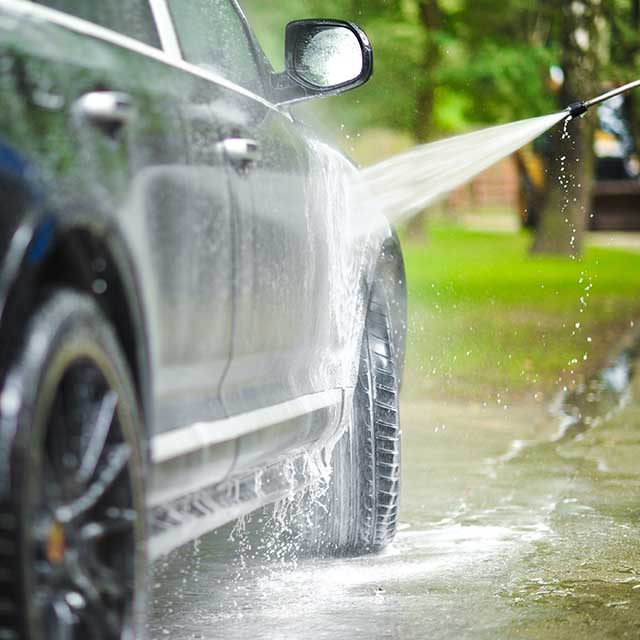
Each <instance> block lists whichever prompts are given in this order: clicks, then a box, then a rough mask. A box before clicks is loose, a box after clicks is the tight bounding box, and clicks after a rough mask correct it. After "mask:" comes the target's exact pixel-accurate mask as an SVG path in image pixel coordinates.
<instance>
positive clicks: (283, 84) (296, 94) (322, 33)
mask: <svg viewBox="0 0 640 640" xmlns="http://www.w3.org/2000/svg"><path fill="white" fill-rule="evenodd" d="M372 73H373V51H372V49H371V44H370V43H369V39H368V38H367V35H366V34H365V32H364V31H363V30H362V29H360V27H358V26H357V25H355V24H353V23H352V22H345V21H343V20H296V21H294V22H290V23H289V24H288V25H287V28H286V34H285V72H284V73H281V74H278V75H277V76H275V79H274V80H275V82H274V89H275V92H276V101H277V102H278V103H280V104H282V103H288V102H297V101H300V100H307V99H309V98H313V97H316V96H323V95H335V94H337V93H342V92H343V91H348V90H349V89H355V88H356V87H359V86H360V85H362V84H364V83H365V82H366V81H367V80H368V79H369V78H370V77H371V74H372Z"/></svg>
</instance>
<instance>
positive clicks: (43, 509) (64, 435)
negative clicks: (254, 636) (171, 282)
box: [0, 290, 146, 640]
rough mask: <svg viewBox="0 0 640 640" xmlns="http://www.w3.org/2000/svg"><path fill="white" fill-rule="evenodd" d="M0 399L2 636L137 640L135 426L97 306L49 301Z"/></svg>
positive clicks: (121, 361)
mask: <svg viewBox="0 0 640 640" xmlns="http://www.w3.org/2000/svg"><path fill="white" fill-rule="evenodd" d="M16 353H17V355H16V357H15V358H14V359H13V365H12V366H11V367H10V370H9V373H8V374H7V377H6V379H5V381H4V386H3V389H2V393H1V395H0V417H1V430H0V451H1V452H2V454H1V455H2V458H1V460H0V491H1V493H0V556H1V557H0V567H2V569H1V573H0V582H1V583H2V584H1V585H0V587H1V593H2V595H0V601H1V606H0V637H2V638H27V639H29V640H41V639H43V638H50V637H53V638H58V637H59V638H69V639H75V638H99V639H103V638H104V639H105V640H106V639H111V638H129V637H131V638H133V637H141V636H142V626H143V624H144V608H145V601H146V598H145V582H146V523H145V507H144V483H143V470H144V464H143V454H142V448H141V440H142V435H141V434H142V433H143V429H142V426H143V425H142V421H141V418H140V413H139V411H138V406H137V405H138V403H137V400H136V393H135V389H134V386H133V383H132V380H131V375H130V373H129V370H128V367H127V364H126V361H125V358H124V356H123V354H122V351H121V349H120V347H119V344H118V342H117V340H116V337H115V335H114V332H113V331H112V329H111V327H110V326H109V324H108V322H107V321H106V320H105V318H104V317H103V315H102V313H101V312H100V310H99V308H98V306H97V304H96V303H95V302H94V301H93V300H92V299H91V298H90V297H88V296H86V295H82V294H79V293H75V292H73V291H70V290H58V291H53V292H49V293H48V294H47V295H45V296H43V299H42V303H41V304H40V305H39V306H38V309H37V310H36V311H35V313H34V314H32V315H31V318H30V320H29V321H28V322H27V324H26V328H25V330H24V332H23V337H22V339H21V340H20V344H19V345H18V346H17V349H16Z"/></svg>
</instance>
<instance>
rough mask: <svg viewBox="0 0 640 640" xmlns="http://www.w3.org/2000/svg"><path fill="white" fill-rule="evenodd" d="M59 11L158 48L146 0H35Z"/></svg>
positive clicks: (157, 38)
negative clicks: (92, 0) (91, 0)
mask: <svg viewBox="0 0 640 640" xmlns="http://www.w3.org/2000/svg"><path fill="white" fill-rule="evenodd" d="M36 4H43V5H45V6H47V7H51V8H52V9H57V10H58V11H64V13H68V14H70V15H73V16H76V17H77V18H82V19H84V20H88V21H89V22H93V23H95V24H98V25H100V26H101V27H106V28H107V29H111V30H113V31H117V32H118V33H121V34H123V35H125V36H129V37H131V38H135V39H136V40H140V41H141V42H144V43H146V44H150V45H151V46H152V47H157V48H158V49H159V48H160V39H159V37H158V32H157V31H156V25H155V22H154V20H153V16H152V14H151V10H150V8H149V3H148V1H147V0H128V1H127V2H119V1H118V0H100V1H99V2H87V0H37V2H36Z"/></svg>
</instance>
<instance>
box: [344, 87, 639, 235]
mask: <svg viewBox="0 0 640 640" xmlns="http://www.w3.org/2000/svg"><path fill="white" fill-rule="evenodd" d="M637 87H640V80H635V81H634V82H629V83H628V84H625V85H623V86H621V87H618V88H617V89H612V90H611V91H608V92H607V93H603V94H602V95H600V96H597V97H595V98H592V99H591V100H586V101H579V102H574V103H573V104H570V105H569V106H568V107H567V108H566V109H564V110H563V111H559V112H558V113H552V114H549V115H548V116H541V117H538V118H529V119H527V120H520V121H517V122H510V123H509V124H504V125H499V126H497V127H489V128H488V129H481V130H479V131H474V132H472V133H466V134H463V135H460V136H454V137H453V138H448V139H445V140H439V141H437V142H431V143H429V144H424V145H420V146H417V147H414V148H413V149H410V150H409V151H406V152H405V153H401V154H398V155H396V156H393V157H392V158H388V159H387V160H384V161H382V162H379V163H378V164H375V165H373V166H370V167H366V168H365V169H363V170H362V171H360V173H359V174H358V179H357V181H356V184H355V185H354V188H355V195H356V201H357V202H358V205H359V206H358V207H357V209H358V210H359V211H363V212H369V211H371V210H378V211H380V212H381V213H382V214H384V216H385V217H386V219H387V220H391V222H398V221H400V220H402V219H406V218H409V217H410V216H412V215H414V214H415V213H417V212H418V211H421V210H422V209H424V207H426V206H428V205H430V204H432V203H433V202H435V201H436V200H437V199H438V198H440V197H442V196H443V195H445V194H447V193H449V192H451V191H453V190H454V189H456V188H457V187H459V186H461V185H463V184H465V183H466V182H469V180H471V179H472V178H473V177H474V176H476V175H478V174H479V173H480V172H481V171H483V170H484V169H487V168H488V167H490V166H491V165H492V164H495V163H496V162H498V161H499V160H501V159H502V158H504V157H506V156H508V155H509V154H510V153H513V152H514V151H517V150H518V149H520V147H522V146H524V145H525V144H527V143H528V142H530V141H531V140H533V139H534V138H537V137H538V136H539V135H541V134H543V133H544V132H545V131H547V130H548V129H550V128H551V127H553V126H555V125H556V124H558V123H559V122H562V121H563V120H566V119H567V118H575V117H577V116H580V115H582V114H583V113H585V112H586V111H587V110H588V109H589V108H590V107H593V106H594V105H597V104H600V103H601V102H604V101H605V100H609V99H610V98H613V97H614V96H617V95H619V94H621V93H624V92H626V91H630V90H631V89H635V88H637ZM365 201H366V202H370V206H362V202H365ZM379 218H380V219H384V218H383V217H382V216H380V217H379ZM376 219H378V218H376ZM373 225H374V221H373V219H372V216H370V215H369V214H366V215H365V217H364V218H363V219H357V220H354V227H355V228H356V229H358V230H370V229H371V227H372V226H373Z"/></svg>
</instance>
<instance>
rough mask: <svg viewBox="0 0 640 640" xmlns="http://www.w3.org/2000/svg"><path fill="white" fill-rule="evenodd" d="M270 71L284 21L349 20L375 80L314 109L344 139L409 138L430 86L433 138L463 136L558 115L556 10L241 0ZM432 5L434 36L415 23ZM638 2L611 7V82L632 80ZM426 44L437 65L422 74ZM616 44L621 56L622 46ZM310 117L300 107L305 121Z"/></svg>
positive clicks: (550, 6)
mask: <svg viewBox="0 0 640 640" xmlns="http://www.w3.org/2000/svg"><path fill="white" fill-rule="evenodd" d="M240 1H241V4H242V6H243V8H244V9H245V11H246V12H247V14H248V16H249V18H250V21H251V24H252V25H253V27H254V29H255V31H256V33H257V36H258V39H259V40H260V41H261V43H262V45H263V47H264V49H265V51H266V53H267V55H268V56H269V58H270V59H271V60H272V62H273V64H274V67H276V68H277V69H279V70H280V69H281V68H282V59H283V40H284V38H283V34H284V27H285V24H286V23H287V22H288V21H289V20H293V19H299V18H308V17H335V18H343V19H347V20H353V21H355V22H357V23H359V24H360V25H361V26H363V27H364V29H365V30H366V31H367V33H368V35H369V36H370V39H371V42H372V44H373V47H374V54H375V73H374V77H373V78H372V80H371V81H370V83H369V84H368V85H366V86H365V87H363V88H361V89H359V90H357V91H355V92H352V93H347V94H344V95H342V96H338V97H334V98H329V99H327V100H326V101H324V103H323V104H321V105H318V106H316V105H314V106H313V107H312V108H311V111H312V112H314V113H316V114H318V113H319V114H320V115H322V114H331V117H332V119H333V120H334V121H335V120H336V118H335V114H336V113H338V114H340V115H339V118H338V121H339V122H338V124H340V125H344V127H345V128H346V129H347V130H348V131H349V132H350V133H352V134H353V133H356V132H362V131H364V130H366V129H369V128H385V129H392V130H396V131H398V132H402V133H410V134H412V135H415V132H416V124H417V123H416V113H417V110H418V100H419V96H420V90H421V88H423V87H424V86H425V85H428V84H429V83H431V84H432V85H433V86H435V92H434V99H433V130H432V131H431V136H430V137H432V138H435V137H441V136H442V135H444V134H448V133H453V132H456V133H457V132H460V131H461V130H463V129H465V128H470V127H477V126H479V125H485V124H494V123H501V122H507V121H511V120H516V119H520V118H526V117H531V116H535V115H542V114H544V113H548V112H550V111H552V110H554V109H555V108H556V104H555V100H554V96H553V95H552V94H551V93H550V91H549V89H548V70H549V66H550V65H551V64H557V63H558V61H559V60H560V53H561V52H560V50H559V44H558V28H559V27H558V25H559V15H560V13H559V12H560V8H559V6H558V4H557V2H556V1H555V0H541V1H540V2H535V3H534V2H531V1H530V0H503V1H502V2H500V3H499V4H496V2H495V0H278V2H277V3H265V2H264V1H263V0H240ZM429 3H431V4H432V5H433V6H435V7H436V9H437V11H438V12H439V15H440V16H441V20H440V21H439V24H438V26H437V28H436V29H431V28H429V26H428V25H426V24H424V22H423V21H422V20H421V12H420V7H421V6H424V5H426V4H429ZM637 3H638V0H611V2H607V3H605V4H606V7H607V29H609V31H610V42H611V43H612V45H613V43H616V46H615V47H614V46H611V50H612V52H611V55H610V60H611V64H610V70H611V75H612V76H615V77H619V78H620V79H622V78H623V77H624V78H625V79H628V78H629V77H630V72H631V69H633V73H631V76H633V77H635V76H636V75H637V68H638V67H637V64H636V65H635V68H633V67H634V61H635V62H636V63H637V62H638V61H639V56H640V44H639V39H638V35H637V28H634V26H633V24H634V23H633V20H634V19H635V18H634V13H633V11H634V9H633V7H634V4H636V5H637ZM427 42H430V43H432V44H435V46H436V47H437V52H438V59H437V63H435V64H432V65H431V66H427V65H426V64H425V47H426V44H427ZM618 44H619V46H618ZM305 109H307V107H302V108H301V111H302V112H303V113H304V111H305Z"/></svg>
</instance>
